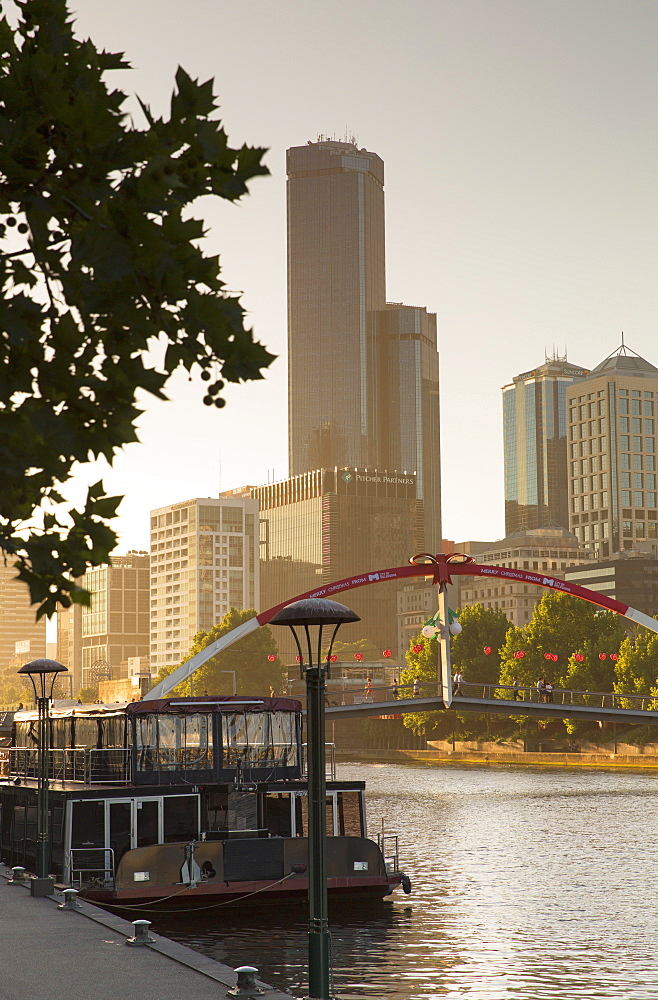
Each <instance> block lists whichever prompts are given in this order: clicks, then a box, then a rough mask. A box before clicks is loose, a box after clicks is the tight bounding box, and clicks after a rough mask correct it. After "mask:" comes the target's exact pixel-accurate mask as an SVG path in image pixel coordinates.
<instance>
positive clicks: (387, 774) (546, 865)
mask: <svg viewBox="0 0 658 1000" xmlns="http://www.w3.org/2000/svg"><path fill="white" fill-rule="evenodd" d="M339 776H340V777H341V778H346V779H347V778H352V779H365V780H366V782H367V788H368V794H367V803H368V804H367V809H368V825H369V831H370V834H371V836H374V835H375V834H376V832H377V830H378V829H380V826H381V818H382V817H384V818H385V826H386V829H387V830H394V831H397V832H398V833H399V834H400V837H401V842H400V843H401V852H400V853H401V861H402V867H403V868H404V870H405V871H406V872H407V874H408V875H409V876H410V877H411V881H412V887H413V888H412V893H411V895H410V896H405V895H403V893H402V892H401V890H396V892H395V894H394V897H393V900H392V901H386V902H384V903H383V904H382V905H381V906H379V907H377V908H375V909H374V910H371V911H369V912H366V913H360V912H355V911H349V910H344V909H337V910H332V912H331V913H330V924H331V932H332V949H333V984H334V991H335V996H336V998H340V1000H357V998H359V1000H360V998H364V997H370V998H373V1000H374V998H377V1000H379V998H382V1000H384V998H385V1000H421V998H422V1000H425V998H430V997H432V998H434V997H440V998H442V1000H453V998H457V997H459V998H464V997H467V998H470V1000H513V998H518V1000H546V998H550V1000H581V998H588V1000H592V998H594V1000H599V998H600V1000H604V998H606V1000H607V998H610V997H615V998H619V1000H635V998H637V1000H650V998H654V997H655V998H658V859H657V858H656V852H657V850H658V845H657V843H656V841H657V837H656V827H657V822H658V780H657V779H656V778H654V777H653V776H652V775H644V774H629V773H619V772H614V771H610V772H601V771H586V770H582V771H581V770H578V771H563V770H560V771H551V770H544V769H541V770H539V769H536V770H531V769H520V768H495V769H494V768H491V769H489V768H475V767H469V768H465V767H464V768H459V767H453V766H450V767H439V766H425V765H414V764H405V765H389V764H386V765H361V764H354V765H343V766H341V768H340V771H339ZM166 919H168V918H159V919H157V918H156V919H155V920H154V925H155V927H156V928H157V929H158V930H160V931H161V932H162V933H164V934H166V935H168V936H170V937H174V938H176V939H177V940H179V941H182V942H183V943H185V944H187V945H189V946H190V947H192V948H194V949H196V950H198V951H201V952H203V953H204V954H206V955H210V956H212V957H213V958H215V959H217V960H218V961H221V962H224V963H226V964H228V965H231V966H233V967H237V966H239V965H245V964H247V965H255V966H256V967H257V968H258V970H259V976H260V977H261V978H262V979H264V980H265V981H266V982H269V983H271V984H272V985H274V986H277V987H279V988H280V989H284V990H289V991H290V992H291V993H292V994H293V995H295V996H303V995H305V993H306V982H307V980H306V959H307V952H306V949H307V937H306V920H305V914H304V912H303V910H301V909H295V908H288V910H286V908H285V907H283V906H281V907H278V908H273V909H271V910H264V909H258V908H252V910H250V911H245V914H244V915H241V916H236V915H235V914H234V913H232V912H230V911H228V910H226V911H224V912H223V913H222V914H221V916H220V915H214V916H212V917H206V918H205V920H204V921H203V922H202V923H201V922H199V923H194V922H190V918H189V917H187V918H185V920H181V919H180V918H176V920H175V922H173V923H172V922H169V923H168V922H166ZM265 996H266V995H265Z"/></svg>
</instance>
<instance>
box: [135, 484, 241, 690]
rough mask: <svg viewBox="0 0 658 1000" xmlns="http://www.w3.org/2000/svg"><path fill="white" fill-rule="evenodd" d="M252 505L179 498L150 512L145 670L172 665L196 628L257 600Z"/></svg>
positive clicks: (238, 500)
mask: <svg viewBox="0 0 658 1000" xmlns="http://www.w3.org/2000/svg"><path fill="white" fill-rule="evenodd" d="M257 538H258V503H257V501H256V500H252V499H245V498H244V497H237V496H233V497H219V498H212V497H210V498H206V499H195V500H186V501H184V502H182V503H177V504H172V505H170V506H168V507H159V508H158V509H157V510H152V511H151V669H152V670H153V672H154V673H156V672H157V671H159V670H161V669H162V667H169V666H177V665H178V664H179V663H180V662H181V660H182V659H183V658H184V657H185V656H186V655H187V653H188V651H189V649H190V646H191V645H192V640H193V639H194V636H195V635H196V633H197V632H199V631H200V630H203V631H204V632H207V631H209V630H210V629H211V628H212V627H213V626H214V625H216V624H217V622H219V621H220V620H221V619H222V618H223V616H224V615H225V614H226V612H227V611H228V610H229V609H230V608H237V609H238V610H239V611H243V610H247V609H249V608H258V605H259V604H260V585H259V566H258V546H257V543H256V540H257Z"/></svg>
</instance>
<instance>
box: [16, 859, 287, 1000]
mask: <svg viewBox="0 0 658 1000" xmlns="http://www.w3.org/2000/svg"><path fill="white" fill-rule="evenodd" d="M10 878H11V869H7V868H5V867H4V866H2V867H0V920H1V922H2V923H1V925H2V976H1V977H0V1000H37V998H44V1000H45V998H47V1000H71V998H72V997H75V998H76V1000H117V997H119V998H121V1000H132V998H133V997H139V1000H181V998H182V997H184V998H185V1000H229V998H230V996H231V994H230V993H229V989H231V988H233V987H235V985H236V983H237V975H236V973H235V972H234V971H233V969H231V968H230V967H229V966H227V965H222V964H221V963H219V962H215V961H214V960H213V959H211V958H207V957H205V956H204V955H200V954H198V953H197V952H195V951H192V950H191V949H190V948H186V947H185V946H183V945H180V944H177V943H176V942H174V941H170V940H169V939H168V938H164V937H161V936H160V935H158V934H155V933H153V932H149V933H150V935H151V937H153V938H154V939H155V940H154V943H153V944H149V945H146V946H142V947H129V946H128V945H126V940H127V938H129V937H132V936H133V935H134V928H133V925H132V924H131V923H129V922H128V921H127V920H123V919H122V918H120V917H117V916H114V914H110V913H106V912H105V911H104V910H101V909H100V908H99V907H97V906H93V905H92V904H90V903H87V902H85V901H84V900H81V901H80V907H81V909H80V910H78V911H64V910H59V909H58V903H60V902H61V899H59V898H58V897H57V896H54V897H50V896H49V897H44V898H38V897H33V896H31V894H30V890H29V888H28V887H25V886H22V885H11V884H9V879H10ZM258 985H259V986H260V987H261V988H263V989H264V990H265V992H264V993H263V994H262V996H263V1000H292V998H291V996H290V994H288V993H281V992H279V991H278V990H274V989H271V988H270V987H268V986H267V985H266V984H265V983H261V982H259V984H258Z"/></svg>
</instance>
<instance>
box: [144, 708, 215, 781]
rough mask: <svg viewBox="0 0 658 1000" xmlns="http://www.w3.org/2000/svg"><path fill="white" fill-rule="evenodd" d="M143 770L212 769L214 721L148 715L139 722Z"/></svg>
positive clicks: (197, 716)
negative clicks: (154, 768) (153, 768)
mask: <svg viewBox="0 0 658 1000" xmlns="http://www.w3.org/2000/svg"><path fill="white" fill-rule="evenodd" d="M136 740H137V747H138V749H139V750H140V751H141V753H140V756H139V767H140V769H141V770H145V769H147V768H148V769H150V768H152V767H156V768H160V769H163V768H171V769H174V770H185V769H188V768H189V769H198V768H203V769H207V768H212V766H213V764H212V718H211V716H210V714H209V713H207V712H205V713H196V714H194V715H145V716H141V717H139V718H137V720H136Z"/></svg>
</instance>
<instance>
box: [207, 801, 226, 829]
mask: <svg viewBox="0 0 658 1000" xmlns="http://www.w3.org/2000/svg"><path fill="white" fill-rule="evenodd" d="M206 829H207V831H208V832H209V833H219V832H220V831H221V830H228V792H210V793H209V794H208V795H207V796H206Z"/></svg>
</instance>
